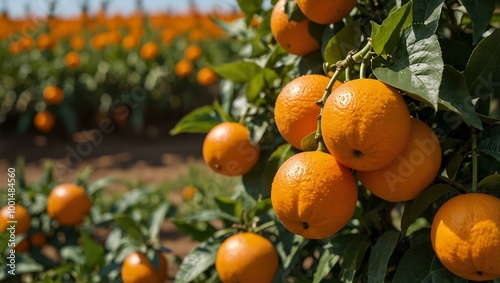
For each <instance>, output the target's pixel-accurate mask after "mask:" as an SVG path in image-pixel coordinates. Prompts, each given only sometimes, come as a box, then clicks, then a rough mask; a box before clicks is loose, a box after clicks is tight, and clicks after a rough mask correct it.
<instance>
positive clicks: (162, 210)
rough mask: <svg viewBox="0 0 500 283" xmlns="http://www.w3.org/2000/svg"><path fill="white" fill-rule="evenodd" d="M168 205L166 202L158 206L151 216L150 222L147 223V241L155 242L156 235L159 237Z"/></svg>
mask: <svg viewBox="0 0 500 283" xmlns="http://www.w3.org/2000/svg"><path fill="white" fill-rule="evenodd" d="M169 208H170V204H169V203H167V202H164V203H162V204H161V205H159V206H158V207H157V208H156V209H155V211H153V213H152V215H151V220H150V221H149V239H150V240H151V241H156V240H157V238H158V235H160V228H161V225H162V224H163V221H165V215H166V214H167V211H168V209H169Z"/></svg>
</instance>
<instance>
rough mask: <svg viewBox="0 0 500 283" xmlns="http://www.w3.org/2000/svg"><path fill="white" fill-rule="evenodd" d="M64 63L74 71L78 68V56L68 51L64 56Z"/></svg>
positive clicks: (74, 52)
mask: <svg viewBox="0 0 500 283" xmlns="http://www.w3.org/2000/svg"><path fill="white" fill-rule="evenodd" d="M64 62H66V66H68V67H70V68H72V69H74V68H78V67H79V66H80V54H78V52H76V51H70V52H68V54H66V56H64Z"/></svg>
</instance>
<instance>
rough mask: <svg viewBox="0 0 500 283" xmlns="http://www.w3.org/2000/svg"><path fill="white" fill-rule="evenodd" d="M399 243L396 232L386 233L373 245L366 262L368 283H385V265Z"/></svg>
mask: <svg viewBox="0 0 500 283" xmlns="http://www.w3.org/2000/svg"><path fill="white" fill-rule="evenodd" d="M398 241H399V233H398V232H397V231H393V230H390V231H386V232H385V233H384V234H382V236H380V237H379V238H378V239H377V242H376V243H375V245H373V247H372V250H371V253H370V259H369V260H368V283H371V282H373V283H378V282H385V276H386V273H387V264H388V263H389V259H390V258H391V255H392V252H393V251H394V249H395V248H396V245H397V243H398Z"/></svg>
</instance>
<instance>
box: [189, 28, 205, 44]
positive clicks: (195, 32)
mask: <svg viewBox="0 0 500 283" xmlns="http://www.w3.org/2000/svg"><path fill="white" fill-rule="evenodd" d="M204 37H205V35H204V31H203V30H202V29H201V28H194V29H192V30H191V31H190V32H189V40H190V41H200V40H202V39H203V38H204Z"/></svg>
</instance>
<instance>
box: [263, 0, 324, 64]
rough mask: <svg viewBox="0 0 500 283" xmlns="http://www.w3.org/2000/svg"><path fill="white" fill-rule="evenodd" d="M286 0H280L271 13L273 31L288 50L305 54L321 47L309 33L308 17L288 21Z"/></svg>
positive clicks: (292, 52)
mask: <svg viewBox="0 0 500 283" xmlns="http://www.w3.org/2000/svg"><path fill="white" fill-rule="evenodd" d="M285 2H286V1H285V0H279V1H278V2H277V3H276V5H275V6H274V8H273V11H272V14H271V33H272V34H273V36H274V38H275V39H276V41H277V42H278V44H279V45H280V46H281V47H283V48H284V49H285V50H286V51H288V52H289V53H291V54H294V55H298V56H305V55H307V54H309V53H312V52H314V51H316V50H319V49H320V46H319V44H318V42H317V41H316V40H315V39H314V38H313V37H312V36H311V34H310V33H309V24H310V21H309V20H308V19H304V20H302V21H300V22H296V21H288V16H287V14H286V13H285Z"/></svg>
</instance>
